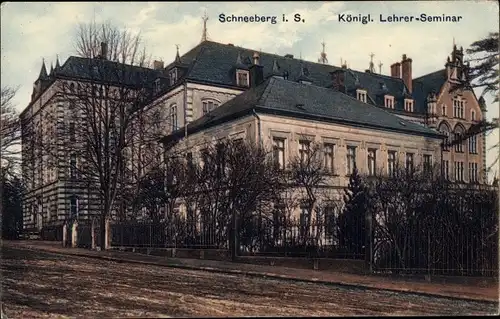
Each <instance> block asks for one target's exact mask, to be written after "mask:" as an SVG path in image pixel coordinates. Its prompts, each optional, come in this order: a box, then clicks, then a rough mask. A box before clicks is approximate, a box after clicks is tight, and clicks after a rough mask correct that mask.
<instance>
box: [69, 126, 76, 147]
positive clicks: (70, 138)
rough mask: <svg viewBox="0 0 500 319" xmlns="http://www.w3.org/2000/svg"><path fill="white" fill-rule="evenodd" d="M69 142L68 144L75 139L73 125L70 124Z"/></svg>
mask: <svg viewBox="0 0 500 319" xmlns="http://www.w3.org/2000/svg"><path fill="white" fill-rule="evenodd" d="M69 141H70V142H75V141H76V137H75V123H74V122H70V123H69Z"/></svg>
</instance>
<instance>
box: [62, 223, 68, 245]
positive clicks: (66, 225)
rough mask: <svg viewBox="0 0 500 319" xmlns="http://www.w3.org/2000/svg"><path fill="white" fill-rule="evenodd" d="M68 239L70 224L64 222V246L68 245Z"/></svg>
mask: <svg viewBox="0 0 500 319" xmlns="http://www.w3.org/2000/svg"><path fill="white" fill-rule="evenodd" d="M67 241H68V224H66V222H64V224H63V229H62V246H63V247H66V243H67Z"/></svg>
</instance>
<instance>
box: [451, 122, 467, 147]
mask: <svg viewBox="0 0 500 319" xmlns="http://www.w3.org/2000/svg"><path fill="white" fill-rule="evenodd" d="M464 132H465V129H464V127H463V126H461V125H460V124H457V126H455V129H454V130H453V139H454V140H455V141H459V143H456V144H455V152H457V153H462V152H463V151H464V144H465V143H464V141H462V140H461V138H462V136H463V133H464Z"/></svg>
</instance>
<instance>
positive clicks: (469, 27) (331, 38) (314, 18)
mask: <svg viewBox="0 0 500 319" xmlns="http://www.w3.org/2000/svg"><path fill="white" fill-rule="evenodd" d="M205 12H206V13H207V16H208V17H209V20H208V22H207V29H208V38H209V40H212V41H217V42H221V43H233V44H234V45H237V46H241V47H246V48H253V49H256V50H261V51H264V52H269V53H276V54H280V55H284V54H293V55H294V56H295V57H302V59H304V60H308V61H314V62H315V61H317V60H318V58H319V54H320V52H321V49H322V47H321V43H322V42H325V43H326V53H327V58H328V61H329V64H332V65H336V66H339V65H340V61H341V59H343V60H345V61H347V64H348V66H349V67H350V68H352V69H356V70H361V71H363V70H365V69H367V68H368V66H369V62H370V54H371V53H373V54H374V58H373V60H374V62H375V65H376V70H377V72H378V70H379V67H378V64H379V63H380V62H381V63H382V64H383V65H382V73H383V74H389V72H390V69H389V66H390V65H391V64H393V63H395V62H399V61H401V57H402V55H403V54H406V55H407V56H408V57H410V58H412V60H413V66H412V67H413V77H414V78H415V77H418V76H421V75H425V74H427V73H430V72H433V71H436V70H439V69H442V68H444V64H445V62H446V58H447V56H448V55H449V54H450V53H451V50H452V46H453V41H455V43H456V44H457V46H459V47H460V46H463V47H464V50H465V49H467V48H468V47H469V46H470V44H471V43H472V42H474V41H476V40H479V39H481V38H483V37H486V36H487V35H488V33H489V32H494V31H498V25H499V16H498V13H499V7H498V3H497V2H496V1H416V2H406V1H405V2H403V1H401V2H399V1H379V2H377V1H370V2H356V1H352V2H351V1H349V2H342V1H335V2H319V1H318V2H199V3H198V2H182V3H180V2H130V3H129V2H127V3H124V2H117V3H111V2H109V3H108V2H83V3H77V2H64V3H58V2H51V3H42V2H40V3H38V2H30V3H20V2H15V3H14V2H2V5H1V55H2V57H1V63H2V64H1V65H2V67H1V82H2V86H5V85H8V86H13V87H19V91H18V93H17V95H16V97H15V100H14V103H15V104H16V106H17V109H18V110H19V111H22V110H23V109H24V108H25V107H26V106H27V105H28V103H29V99H30V95H31V91H32V87H33V82H34V81H35V80H36V78H37V77H38V74H39V72H40V67H41V64H42V59H45V63H46V65H47V69H48V70H49V69H50V65H51V63H54V64H55V60H56V56H57V55H58V56H59V59H60V62H61V64H62V63H64V61H65V60H66V59H67V58H68V57H69V56H71V55H74V54H75V50H74V45H73V43H74V42H73V38H74V35H75V31H76V27H77V25H78V24H79V23H85V22H89V21H92V20H93V19H95V20H96V21H97V22H104V21H111V22H112V23H113V24H114V25H116V26H118V27H120V28H127V29H129V30H131V31H134V32H141V35H142V38H143V40H144V43H143V44H144V45H145V47H146V48H147V51H148V52H149V54H151V56H152V58H153V59H158V60H163V61H165V63H166V64H168V63H169V62H172V61H173V59H174V57H175V51H176V45H178V46H179V50H180V53H181V55H182V54H183V53H184V52H187V51H188V50H189V49H191V48H192V47H194V46H195V45H197V44H198V43H199V42H200V40H201V34H202V19H201V18H202V16H203V15H204V13H205ZM297 13H298V14H300V17H301V21H300V22H294V21H293V16H294V15H295V14H297ZM220 14H225V15H226V16H228V15H229V16H230V15H236V16H240V15H247V16H254V15H259V16H276V20H277V23H276V24H272V23H269V22H267V23H244V22H234V23H230V22H224V23H223V22H221V21H220V20H219V15H220ZM284 14H285V15H286V18H287V19H288V22H287V23H285V22H282V17H283V15H284ZM341 14H344V17H347V15H349V14H350V15H352V16H358V15H360V14H361V15H367V14H370V15H371V18H372V19H373V20H374V21H373V22H370V23H367V24H362V23H360V22H350V23H349V22H342V21H340V19H339V15H341ZM421 14H427V15H439V16H442V15H443V14H446V15H455V16H461V17H462V18H461V19H460V22H456V23H450V22H448V23H446V22H417V21H413V22H393V23H388V22H385V23H384V22H380V21H379V17H380V15H383V16H384V17H386V16H389V15H391V16H392V15H397V16H415V17H416V16H420V15H421ZM302 20H303V21H302ZM386 20H387V19H386ZM476 93H477V94H478V96H479V95H480V94H481V91H480V90H477V91H476ZM485 99H486V102H487V106H488V113H487V118H488V119H490V120H491V119H493V118H498V117H499V106H498V104H493V103H492V97H491V96H485ZM498 140H499V132H498V130H496V131H494V132H492V133H491V134H489V136H488V137H487V147H488V148H489V147H491V146H492V145H494V144H495V143H498ZM498 153H499V151H498V149H493V150H491V151H489V154H488V156H487V162H488V163H491V162H492V161H493V159H494V158H495V156H498ZM497 170H498V169H497V168H494V169H493V171H492V173H494V172H495V171H497Z"/></svg>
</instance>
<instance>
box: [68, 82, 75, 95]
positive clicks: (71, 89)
mask: <svg viewBox="0 0 500 319" xmlns="http://www.w3.org/2000/svg"><path fill="white" fill-rule="evenodd" d="M69 91H70V92H71V93H74V92H75V84H74V83H71V84H70V85H69Z"/></svg>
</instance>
